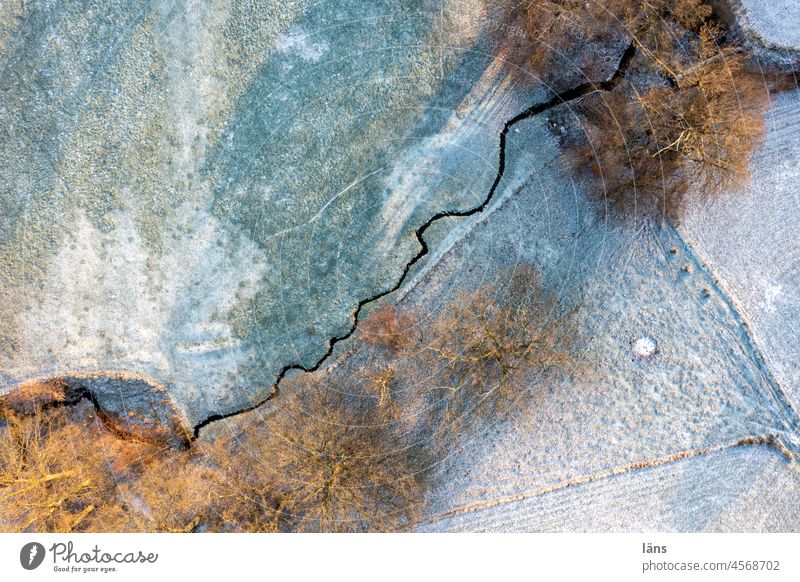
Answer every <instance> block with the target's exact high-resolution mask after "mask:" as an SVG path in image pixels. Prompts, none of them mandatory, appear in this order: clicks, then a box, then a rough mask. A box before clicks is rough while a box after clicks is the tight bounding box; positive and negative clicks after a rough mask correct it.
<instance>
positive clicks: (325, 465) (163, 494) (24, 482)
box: [0, 267, 570, 531]
mask: <svg viewBox="0 0 800 582" xmlns="http://www.w3.org/2000/svg"><path fill="white" fill-rule="evenodd" d="M558 313H559V311H558V307H557V306H556V304H555V302H554V301H553V299H552V298H551V297H550V296H549V294H547V293H546V292H545V291H544V289H543V287H542V284H541V281H540V278H539V274H538V272H537V271H536V270H535V269H533V268H532V267H518V268H516V269H515V270H513V271H509V272H504V273H502V274H501V276H500V277H499V279H498V283H497V284H496V285H490V286H486V287H484V288H481V289H480V290H478V291H476V292H473V293H470V294H464V295H460V296H458V297H457V298H455V299H454V300H453V301H452V303H451V304H450V305H449V306H448V308H447V309H445V310H444V311H443V313H442V314H441V315H440V316H438V317H436V318H434V320H433V321H432V322H425V323H424V324H423V323H422V322H420V321H419V320H418V318H417V316H416V314H414V313H412V312H409V311H401V310H398V309H397V308H395V307H392V306H387V307H384V308H382V309H380V310H378V311H377V312H375V313H374V314H372V316H371V317H369V318H368V319H366V320H365V321H364V322H362V327H361V331H360V334H359V339H360V340H361V341H360V342H359V344H360V347H359V348H358V349H357V351H356V354H355V355H354V356H353V357H352V358H351V359H350V361H349V362H348V363H346V364H344V365H343V366H342V367H341V368H338V369H336V370H334V371H332V372H318V373H316V374H312V375H305V376H303V377H301V378H300V379H298V380H294V381H287V382H286V385H285V386H282V391H281V398H280V402H279V406H278V407H276V409H275V411H274V412H271V413H269V414H265V415H263V416H258V415H256V414H251V415H250V416H249V417H248V418H247V419H246V420H244V421H243V422H241V423H240V424H239V425H237V427H236V429H233V428H231V430H230V431H229V432H228V434H226V435H225V436H221V437H219V438H216V439H215V440H214V441H213V442H205V441H198V442H195V443H194V445H193V446H192V447H191V448H189V449H188V450H174V449H170V448H168V447H166V446H165V445H163V444H161V445H159V444H157V443H147V442H142V441H139V440H134V439H121V438H119V436H118V435H114V434H112V433H111V432H109V431H108V430H107V428H106V427H105V425H104V424H103V423H102V422H100V420H99V419H98V418H97V417H96V414H95V410H94V408H93V407H91V406H88V405H87V406H85V407H84V406H80V405H79V406H75V407H56V408H50V409H47V410H40V411H38V412H37V413H36V414H33V415H28V416H22V415H19V414H17V413H14V412H12V411H11V410H6V411H4V412H3V421H2V423H0V529H2V530H19V531H192V530H198V529H200V530H207V531H391V530H400V529H406V528H409V527H411V526H412V525H413V524H414V522H415V520H416V519H417V517H418V516H419V514H420V511H421V509H422V507H423V505H424V502H425V492H426V490H427V488H428V487H429V486H430V484H431V482H432V481H433V480H435V478H436V459H439V458H441V456H442V455H443V454H445V453H446V452H447V449H448V447H450V446H452V445H453V443H455V442H457V441H458V439H460V438H461V437H462V435H464V434H467V433H469V432H470V431H471V430H472V429H473V428H475V426H476V423H480V421H481V420H482V419H486V418H489V419H491V420H493V421H494V420H495V419H500V418H502V415H503V413H504V412H506V411H508V410H509V409H510V408H512V407H519V406H523V405H524V403H525V393H526V390H525V388H524V387H525V386H528V385H530V384H531V383H534V384H535V383H536V382H537V381H543V378H544V377H545V376H546V372H547V371H548V370H552V369H563V368H564V367H565V366H567V364H569V363H570V357H569V355H568V339H567V338H566V337H564V336H563V334H562V333H561V330H563V329H564V325H563V321H562V318H563V316H559V315H558ZM548 322H549V323H548Z"/></svg>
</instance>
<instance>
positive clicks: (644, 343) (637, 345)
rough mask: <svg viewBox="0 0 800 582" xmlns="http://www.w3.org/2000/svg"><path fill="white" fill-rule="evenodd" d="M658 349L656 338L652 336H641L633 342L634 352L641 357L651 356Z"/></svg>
mask: <svg viewBox="0 0 800 582" xmlns="http://www.w3.org/2000/svg"><path fill="white" fill-rule="evenodd" d="M657 350H658V344H657V343H656V340H654V339H653V338H651V337H646V336H645V337H640V338H639V339H637V340H636V341H635V342H633V353H634V354H636V355H637V356H639V357H640V358H649V357H650V356H652V355H653V354H655V353H656V351H657Z"/></svg>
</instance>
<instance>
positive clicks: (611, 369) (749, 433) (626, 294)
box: [405, 118, 800, 530]
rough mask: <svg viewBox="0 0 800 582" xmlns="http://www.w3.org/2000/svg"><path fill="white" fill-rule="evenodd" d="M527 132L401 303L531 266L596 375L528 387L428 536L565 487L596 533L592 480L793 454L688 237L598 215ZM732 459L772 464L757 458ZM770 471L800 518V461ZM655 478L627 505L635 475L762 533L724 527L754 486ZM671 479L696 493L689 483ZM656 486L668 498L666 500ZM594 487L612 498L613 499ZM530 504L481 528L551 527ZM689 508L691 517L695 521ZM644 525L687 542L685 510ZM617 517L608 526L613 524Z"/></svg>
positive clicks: (626, 481)
mask: <svg viewBox="0 0 800 582" xmlns="http://www.w3.org/2000/svg"><path fill="white" fill-rule="evenodd" d="M519 130H520V131H519V133H515V134H514V141H513V143H512V144H511V146H510V147H509V154H508V158H507V159H510V160H511V161H510V163H511V166H510V171H509V174H508V180H507V181H505V183H504V185H503V190H502V192H503V193H502V195H501V198H500V199H499V201H498V204H497V205H496V207H495V209H494V211H493V212H491V213H490V214H488V215H485V216H483V217H481V219H480V220H479V221H478V222H479V223H478V224H477V225H475V226H474V228H473V229H472V230H471V231H470V232H469V234H467V235H466V236H465V237H464V238H463V239H461V240H459V241H458V242H457V243H455V244H454V245H453V246H452V248H451V249H450V251H449V252H447V253H445V254H444V255H443V257H442V258H441V260H440V261H439V262H438V263H437V264H436V265H435V266H434V267H433V268H431V269H430V270H429V271H428V272H427V273H424V274H421V275H420V277H419V278H418V279H417V281H416V285H414V286H413V289H410V290H409V293H408V295H407V297H406V298H405V302H406V303H407V304H408V305H410V306H414V307H417V308H422V309H423V310H424V312H426V313H435V312H436V311H437V309H438V308H440V307H441V305H442V304H443V303H444V302H445V301H447V299H448V298H450V297H451V296H452V295H453V294H454V293H455V292H457V291H458V290H460V289H465V288H466V289H469V288H475V287H476V286H477V285H479V284H481V283H482V282H487V281H492V280H493V279H494V277H496V270H497V268H498V267H500V266H511V267H513V265H515V264H516V263H518V262H530V263H533V264H535V265H537V266H539V267H540V268H541V270H542V273H543V278H544V281H545V284H546V285H548V286H549V287H550V288H551V289H554V290H555V291H556V292H557V294H558V296H559V297H560V299H561V300H562V302H564V304H565V305H566V306H570V305H580V306H581V308H580V311H579V315H578V319H577V322H576V325H577V326H578V328H579V330H580V335H581V336H582V337H584V338H586V344H585V345H584V346H583V348H582V350H581V351H579V352H578V355H579V357H582V358H588V359H584V360H583V363H584V364H585V365H586V367H587V368H588V369H589V370H591V371H590V372H589V373H588V374H587V373H578V375H577V379H563V380H561V381H553V382H550V383H547V384H545V385H536V384H531V385H529V386H527V387H525V389H526V390H528V391H531V392H532V396H533V400H534V402H535V404H534V405H533V406H526V407H520V409H519V411H518V413H516V414H513V415H511V416H510V417H509V418H506V419H498V420H496V421H493V423H492V425H491V426H484V427H483V429H484V431H483V432H479V433H477V434H476V435H475V436H474V437H472V438H470V439H469V440H468V441H467V442H466V443H464V444H463V446H462V452H461V454H456V455H455V456H454V457H453V458H450V459H445V460H443V461H442V468H441V471H442V474H441V483H442V485H441V487H440V488H438V489H437V490H436V491H434V493H433V494H432V496H431V499H430V516H429V520H430V521H431V523H430V524H428V525H427V526H425V528H424V529H426V530H438V529H451V528H455V529H459V528H460V527H462V526H461V525H459V524H467V525H463V528H464V529H471V527H472V526H473V525H475V526H476V527H478V526H477V525H476V522H475V521H462V520H461V518H459V519H449V518H448V519H445V520H444V521H442V522H441V524H440V525H437V524H438V523H439V521H437V520H438V519H439V518H438V517H437V516H447V515H449V514H450V513H452V512H458V511H460V510H461V509H462V508H465V507H472V506H475V505H476V504H477V505H478V506H480V505H481V504H489V505H491V504H492V503H493V502H494V500H498V499H503V498H506V497H509V496H512V497H513V496H515V495H519V494H520V493H523V492H526V491H533V492H537V491H539V492H541V491H548V490H549V489H551V488H556V489H560V488H564V487H567V489H565V491H564V492H563V493H559V494H558V496H557V497H558V498H559V499H565V498H566V497H567V496H570V498H571V499H573V502H574V503H575V504H576V507H575V509H574V515H576V516H578V515H580V514H581V512H582V511H584V512H587V513H589V514H593V515H596V516H597V517H596V519H597V520H598V521H597V522H596V523H597V525H598V527H600V524H601V523H603V522H602V519H603V517H602V516H603V510H602V509H597V508H595V509H592V507H589V506H583V505H581V504H582V503H584V502H585V503H587V504H591V503H594V498H593V497H591V495H589V494H585V495H584V494H583V493H582V492H581V488H582V487H585V485H580V483H582V482H583V481H584V480H585V479H586V478H587V477H591V476H601V479H600V480H604V477H602V476H604V475H611V474H614V473H615V472H616V471H617V470H620V469H625V468H626V467H633V466H636V465H639V464H644V465H647V464H648V463H650V462H660V461H659V460H663V459H665V458H669V457H671V456H672V455H676V454H678V455H680V454H684V453H688V454H691V455H695V454H699V455H700V456H698V457H697V458H693V460H691V461H680V462H681V463H686V464H687V465H688V466H689V467H698V466H702V465H703V464H705V463H710V462H712V461H713V460H714V459H717V458H719V457H720V456H721V457H723V458H727V457H726V453H724V452H722V451H720V452H719V453H714V454H709V455H707V456H706V455H705V454H704V451H707V450H716V449H718V448H722V449H723V450H724V449H725V448H726V447H728V446H729V445H730V444H732V443H737V442H740V441H741V440H742V439H747V438H748V437H765V436H768V435H777V436H778V437H779V440H780V441H781V442H784V443H786V444H787V445H788V446H789V447H790V449H791V450H792V451H796V450H797V443H798V435H799V434H800V433H798V427H800V423H798V418H797V415H796V413H795V412H794V410H792V408H791V407H790V406H788V404H787V402H786V401H785V398H784V396H783V394H782V391H781V387H780V386H779V385H778V383H777V382H776V381H775V379H774V378H773V377H772V376H771V374H770V373H769V371H768V369H767V368H766V366H765V365H764V362H763V361H762V358H761V355H760V353H759V351H758V349H757V347H756V346H755V345H754V343H753V341H752V339H751V338H750V336H749V332H748V328H747V326H745V325H744V324H743V321H742V319H741V316H740V315H739V314H738V313H737V311H736V310H735V309H734V308H733V306H732V305H731V303H730V302H729V300H728V298H727V296H726V295H725V294H724V292H723V290H722V289H721V288H720V287H718V285H717V284H716V282H715V279H714V277H713V276H712V274H711V273H710V272H709V271H708V270H707V269H706V266H705V265H704V264H703V263H702V262H701V260H700V259H699V258H698V257H697V256H696V255H695V254H694V252H693V251H692V249H691V248H690V247H688V246H687V245H686V244H685V243H684V241H683V239H682V238H681V236H680V235H679V234H678V232H676V231H675V230H674V229H673V228H672V227H669V226H663V227H662V226H626V225H620V224H617V223H615V222H614V221H613V220H612V219H611V218H610V217H608V216H606V215H604V213H603V211H602V206H601V208H600V209H597V208H594V207H593V205H592V203H591V202H589V198H590V197H589V196H587V194H588V193H587V192H586V190H585V186H584V185H583V184H580V183H574V182H572V181H571V180H570V179H569V177H568V176H567V175H566V174H565V172H564V170H563V168H562V167H561V164H560V161H559V159H558V154H557V150H556V145H555V140H554V139H553V138H552V136H551V135H550V134H549V127H548V121H547V120H546V119H544V118H539V119H536V120H532V121H530V122H526V124H525V125H522V124H521V125H520V127H519ZM523 168H524V170H523ZM642 338H647V339H648V340H652V341H654V342H655V343H656V344H657V351H656V353H655V354H654V355H652V356H650V357H644V358H643V357H641V356H640V355H637V354H636V353H635V351H634V348H635V346H636V345H637V344H636V342H637V340H640V339H642ZM581 354H583V355H581ZM793 364H794V361H791V360H790V361H789V363H788V365H789V366H791V365H793ZM761 448H764V449H766V450H769V451H774V449H773V448H772V447H766V446H761ZM792 454H794V453H792ZM737 455H738V453H737ZM731 458H733V459H740V460H741V462H743V463H745V462H749V460H750V459H753V460H754V462H758V463H763V462H764V461H762V460H761V459H762V457H760V456H758V455H755V456H744V457H740V456H736V455H734V456H733V457H731ZM770 458H771V457H770ZM767 466H770V467H777V469H776V470H775V478H776V479H778V478H779V479H781V482H782V483H784V484H785V488H784V489H782V490H780V491H774V494H775V495H778V496H782V497H781V499H780V503H781V504H783V506H791V505H792V503H793V500H795V499H797V495H798V494H799V493H800V489H798V486H800V480H798V478H797V475H798V473H797V471H798V465H797V461H796V460H791V461H790V459H789V458H787V457H785V456H782V455H780V454H776V456H775V458H774V460H772V461H770V462H769V463H767ZM654 470H655V469H652V468H647V467H644V468H637V469H635V468H631V469H626V470H625V471H624V473H625V474H627V473H631V474H630V475H628V476H625V477H621V476H620V477H615V478H614V479H615V481H614V482H615V483H617V484H620V489H619V491H618V495H619V498H621V497H626V496H628V492H629V491H635V490H636V489H637V487H639V485H637V477H636V475H641V476H642V477H641V479H643V480H644V481H643V482H642V485H641V487H646V491H647V492H646V493H645V492H644V491H642V492H639V493H637V494H633V496H634V497H636V495H640V496H644V497H648V496H655V497H658V496H660V495H662V494H663V495H667V494H668V493H669V492H674V491H681V490H682V489H681V487H688V488H689V490H687V491H686V494H687V495H694V496H695V497H696V496H698V495H699V493H698V492H699V491H703V495H708V496H712V497H714V498H715V499H717V500H718V501H719V503H720V505H719V506H718V507H716V508H715V510H714V511H715V512H716V513H715V515H716V518H715V519H716V520H717V521H714V520H712V519H711V518H709V521H708V524H709V525H708V527H709V528H711V529H724V528H725V527H731V528H734V529H736V528H743V529H757V527H756V525H755V523H754V524H753V527H752V528H751V527H750V526H749V525H747V524H746V523H745V521H742V520H741V519H740V518H739V517H738V516H737V515H736V514H733V513H730V514H729V513H726V512H727V511H728V507H729V501H728V498H729V497H736V496H737V495H745V494H746V492H747V491H749V490H750V488H751V487H752V486H753V484H752V482H751V481H749V480H747V479H744V478H743V479H742V480H741V481H739V482H738V483H739V485H738V487H739V489H738V490H737V489H736V487H737V485H734V484H726V490H725V492H716V491H715V490H714V489H705V487H706V485H707V484H709V483H712V482H713V480H704V481H702V482H700V483H684V485H680V484H678V483H676V482H674V481H671V480H670V479H652V478H650V477H648V474H649V473H650V472H651V471H654ZM694 470H695V471H697V472H702V471H703V470H702V469H694ZM709 470H710V469H709ZM724 470H726V471H736V469H735V464H734V463H733V462H730V463H727V464H726V465H725V466H724ZM752 470H753V471H756V472H757V469H752ZM659 471H661V472H660V473H659V474H660V475H662V476H663V475H665V474H670V475H671V474H673V473H670V472H669V471H671V470H670V469H667V468H663V469H659ZM672 471H677V472H678V473H676V474H677V475H679V476H680V475H684V477H680V478H684V479H688V477H685V475H686V474H683V473H680V469H674V470H672ZM741 471H742V472H743V473H742V474H743V475H745V474H749V473H747V472H748V471H751V468H749V467H746V466H742V467H741ZM687 474H691V473H687ZM678 478H679V477H675V479H678ZM720 478H722V477H720ZM659 483H660V486H661V487H663V488H664V492H659V491H657V488H658V487H659ZM570 484H574V485H575V486H574V487H569V485H570ZM596 487H601V488H603V487H604V488H605V489H604V491H608V493H607V494H608V495H609V496H610V495H612V494H613V491H612V490H611V487H612V486H611V485H608V486H606V485H597V486H596ZM692 488H694V489H692ZM737 491H738V492H737ZM718 493H719V494H718ZM535 497H538V496H537V495H534V496H533V497H531V498H530V499H528V500H526V501H525V502H524V503H518V504H515V505H513V507H511V506H509V507H506V505H505V504H501V505H499V506H497V507H496V508H494V507H493V508H489V509H485V510H483V511H481V514H480V516H478V517H475V518H474V519H476V520H483V521H484V522H485V525H484V526H480V527H483V528H485V529H495V528H497V529H503V528H504V527H506V526H504V525H503V524H504V523H506V521H507V520H508V521H509V523H513V524H517V525H518V526H519V527H522V528H532V529H539V528H546V527H547V526H546V525H541V524H540V525H537V524H539V523H540V522H539V519H540V516H539V514H538V513H537V512H539V511H540V510H541V511H545V510H544V509H541V507H540V503H539V502H537V500H536V499H535ZM693 499H694V498H687V499H685V503H686V504H687V505H689V506H691V505H693V504H694V501H693ZM541 503H542V504H544V503H546V501H541ZM565 503H566V502H565ZM649 503H651V505H652V504H653V503H655V501H654V500H653V499H651V500H650V501H649ZM753 503H754V505H753V506H752V507H751V508H750V511H751V512H752V515H759V511H761V510H762V509H763V510H764V516H765V519H766V518H767V517H766V516H769V515H772V514H771V513H770V511H772V510H771V509H770V510H769V511H767V508H765V507H763V506H761V505H759V504H761V503H769V504H772V503H777V501H776V500H775V499H772V498H769V500H767V498H766V497H764V498H756V499H755V500H754V501H753ZM648 511H649V513H648V512H644V513H642V515H641V519H642V522H641V527H642V528H646V527H654V528H655V527H660V528H665V529H680V530H683V529H691V528H692V524H691V521H690V519H691V513H687V508H686V506H684V505H681V504H680V503H677V502H676V503H674V504H666V505H664V506H663V507H661V509H660V511H661V512H662V513H660V514H656V513H653V512H652V510H648ZM698 511H699V509H698ZM495 512H501V513H502V514H503V516H505V517H503V516H496V515H495ZM512 513H513V515H511V514H512ZM615 515H618V514H617V513H614V512H613V511H610V513H609V515H608V519H610V520H613V519H614V516H615ZM464 519H465V520H467V518H464ZM470 519H471V518H470ZM553 519H555V518H553ZM629 519H630V520H631V521H629V522H628V523H629V525H628V526H624V525H619V528H624V527H630V528H633V529H636V528H637V527H639V526H637V525H635V524H636V521H635V519H634V518H633V517H629ZM776 519H777V518H776ZM786 519H787V520H788V521H785V522H783V523H782V525H781V527H782V528H785V529H793V528H794V529H796V528H797V527H798V526H800V523H798V522H797V521H796V520H797V513H796V512H794V513H792V512H791V511H787V512H786ZM682 520H683V521H682ZM541 523H542V524H545V523H547V522H544V521H543V522H541ZM648 524H653V525H648ZM724 524H730V525H724ZM508 527H509V528H513V527H516V526H513V525H510V526H508ZM561 527H563V528H564V529H585V528H589V529H591V525H589V522H587V524H586V526H585V528H584V526H583V525H582V524H581V523H580V522H571V521H569V518H565V521H564V523H563V524H562V525H561Z"/></svg>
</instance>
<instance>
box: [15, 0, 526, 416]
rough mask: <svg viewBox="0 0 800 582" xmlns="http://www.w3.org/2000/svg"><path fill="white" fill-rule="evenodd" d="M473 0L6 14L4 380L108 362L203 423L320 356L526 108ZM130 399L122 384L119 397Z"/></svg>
mask: <svg viewBox="0 0 800 582" xmlns="http://www.w3.org/2000/svg"><path fill="white" fill-rule="evenodd" d="M489 21H490V18H489V15H488V13H487V5H486V4H485V3H484V1H483V0H444V1H442V2H433V1H431V2H429V1H426V0H419V1H414V2H402V3H374V2H366V3H365V2H362V1H357V0H336V1H330V2H289V3H287V2H276V1H274V0H272V1H266V0H264V1H257V2H248V3H244V2H236V1H228V0H215V1H213V2H177V3H176V2H168V1H160V0H157V1H155V2H127V1H126V2H92V1H89V0H87V1H85V2H70V3H66V2H59V1H50V0H41V1H38V2H24V3H22V2H4V3H3V4H2V6H0V67H1V68H0V126H2V130H1V131H2V132H3V137H2V139H0V173H1V174H0V208H1V209H2V212H1V213H0V318H1V320H2V326H0V388H9V387H12V386H14V385H16V383H18V382H20V381H23V380H26V379H30V378H33V377H41V376H59V375H65V374H73V375H75V374H78V375H80V374H85V373H87V372H102V371H109V372H114V373H129V374H138V375H146V376H149V377H150V378H152V381H153V383H155V384H163V385H165V386H167V387H168V388H169V390H170V391H171V392H172V394H173V396H174V397H175V401H176V403H177V404H178V405H179V407H180V408H181V410H182V411H183V413H184V414H185V415H186V416H187V418H188V422H189V423H190V424H195V423H197V422H199V421H201V420H203V419H205V418H206V417H208V416H209V415H212V414H219V413H227V412H231V411H236V410H239V409H241V408H244V407H247V406H249V405H251V404H253V403H256V402H259V401H260V400H262V399H263V398H264V397H265V396H267V395H268V393H269V392H270V389H271V386H272V384H273V382H274V381H275V379H276V377H277V376H278V373H279V371H280V370H281V369H282V368H283V367H285V366H289V365H295V364H300V365H304V366H306V367H310V366H313V365H314V364H315V363H316V362H317V361H318V360H319V359H320V358H321V357H322V356H323V355H324V354H325V352H326V350H327V342H328V339H329V338H331V337H334V336H337V335H342V334H344V333H346V332H347V331H348V330H349V329H350V326H351V325H352V314H353V311H354V309H355V307H356V305H357V303H358V301H359V300H361V299H363V298H366V297H369V296H371V295H374V294H375V293H378V292H380V291H382V290H383V289H385V288H387V287H390V286H391V284H392V283H393V282H394V281H395V280H396V279H397V277H398V275H399V273H400V272H401V271H402V268H403V265H404V264H405V262H407V261H408V260H409V258H410V257H411V256H413V255H414V254H416V252H417V246H416V245H417V243H416V240H415V239H414V238H413V230H414V229H415V228H416V227H417V226H419V225H420V224H421V223H422V222H424V221H425V220H427V218H428V217H429V216H430V215H432V214H433V213H435V212H437V211H439V210H444V209H463V208H469V207H471V206H473V205H475V204H476V203H477V201H478V200H479V199H480V197H482V196H483V195H484V191H485V190H486V188H487V187H488V184H489V183H490V181H491V180H492V179H493V177H494V173H495V170H496V162H495V158H496V155H497V135H498V133H499V131H500V128H501V127H502V124H503V122H504V121H505V119H506V118H507V117H509V116H510V115H512V114H513V112H515V111H516V110H517V109H518V108H519V104H518V103H517V102H516V101H515V97H514V93H512V92H508V91H504V88H506V87H507V86H508V79H507V76H508V73H507V71H506V70H505V69H504V67H503V66H502V59H499V58H495V57H493V56H491V53H493V51H492V50H490V47H489V45H488V44H487V42H488V40H487V39H488V37H487V35H486V34H485V29H486V28H487V23H488V22H489ZM122 392H124V390H120V394H122Z"/></svg>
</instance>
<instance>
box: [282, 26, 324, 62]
mask: <svg viewBox="0 0 800 582" xmlns="http://www.w3.org/2000/svg"><path fill="white" fill-rule="evenodd" d="M275 48H276V49H278V52H280V53H283V54H293V55H296V56H298V57H300V58H301V59H303V60H304V61H310V62H312V63H316V62H319V60H320V59H321V58H322V55H324V54H325V53H326V52H328V45H327V44H326V43H325V42H324V41H321V42H312V41H310V40H309V38H308V35H307V34H306V33H305V32H303V31H299V30H296V31H294V32H291V33H289V34H283V35H281V36H280V37H278V41H277V42H276V43H275Z"/></svg>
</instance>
